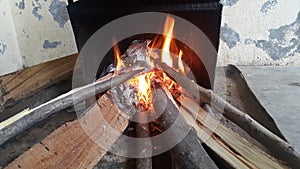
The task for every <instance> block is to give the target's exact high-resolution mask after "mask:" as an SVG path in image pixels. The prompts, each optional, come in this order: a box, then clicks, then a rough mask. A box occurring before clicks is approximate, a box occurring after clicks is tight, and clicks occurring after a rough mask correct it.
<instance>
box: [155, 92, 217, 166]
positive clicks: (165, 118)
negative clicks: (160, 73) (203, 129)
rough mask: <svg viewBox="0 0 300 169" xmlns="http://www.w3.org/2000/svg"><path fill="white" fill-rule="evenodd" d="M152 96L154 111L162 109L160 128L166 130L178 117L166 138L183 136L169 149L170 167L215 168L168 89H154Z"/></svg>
mask: <svg viewBox="0 0 300 169" xmlns="http://www.w3.org/2000/svg"><path fill="white" fill-rule="evenodd" d="M153 97H154V98H153V106H154V109H155V111H157V112H158V111H163V114H162V115H161V117H160V118H159V119H158V121H159V122H160V127H161V128H162V129H165V130H166V129H168V128H169V127H170V126H172V125H175V123H174V122H175V120H176V119H177V118H179V119H178V120H177V121H176V127H172V129H170V128H169V130H171V132H172V134H171V135H169V138H167V139H168V140H172V139H173V140H174V139H178V137H179V138H180V137H182V136H184V137H183V140H181V141H180V143H178V144H177V145H176V146H175V147H174V148H172V149H171V150H170V154H171V158H172V168H174V169H176V168H187V169H192V168H193V169H195V168H217V166H216V165H215V163H214V162H213V161H212V160H211V159H210V157H209V156H208V154H207V153H206V151H205V150H204V149H203V147H202V145H201V143H200V142H199V140H198V138H197V135H196V132H195V131H194V130H193V129H192V130H190V129H191V128H190V126H189V125H188V124H187V123H186V121H185V120H184V118H183V116H182V115H181V114H180V113H179V110H178V107H177V106H176V103H175V101H174V100H173V98H172V95H171V94H170V93H169V92H168V89H166V88H164V87H163V88H157V89H155V93H154V96H153ZM189 130H190V131H189ZM186 132H188V134H186Z"/></svg>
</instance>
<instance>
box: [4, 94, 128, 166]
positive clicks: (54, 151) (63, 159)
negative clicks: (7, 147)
mask: <svg viewBox="0 0 300 169" xmlns="http://www.w3.org/2000/svg"><path fill="white" fill-rule="evenodd" d="M98 103H99V104H96V105H94V106H93V107H92V108H91V109H90V110H88V111H87V113H86V114H85V115H84V116H83V117H81V118H80V121H84V123H80V121H79V120H75V121H73V122H69V123H66V124H65V125H63V126H61V127H60V128H58V129H57V130H55V131H54V132H53V133H51V134H50V135H49V136H47V137H46V138H45V139H43V141H41V142H40V143H38V144H36V145H34V146H33V147H32V148H30V149H29V150H28V151H26V152H25V153H23V154H22V155H21V156H20V157H18V158H17V159H15V160H14V161H13V162H11V163H10V164H9V165H8V166H7V167H6V168H7V169H10V168H18V167H19V168H55V169H56V168H72V169H73V168H80V169H81V168H93V167H94V166H95V165H96V164H97V163H98V161H99V160H100V159H101V158H102V156H103V155H105V153H106V150H105V149H104V148H102V147H100V146H98V145H97V144H96V143H95V142H94V141H95V139H93V140H92V139H91V138H90V137H89V136H91V137H93V138H98V139H99V140H100V141H101V142H103V143H105V144H106V146H109V145H112V144H113V143H114V142H115V141H116V140H117V139H118V137H119V136H120V134H121V133H122V132H123V131H124V130H125V128H126V127H127V125H128V121H127V119H125V118H124V117H123V116H121V115H120V114H119V113H118V109H117V108H116V107H115V105H114V104H113V102H112V100H111V99H110V98H109V97H108V96H107V95H103V96H102V97H101V98H100V99H99V101H98ZM99 110H100V111H101V113H100V111H99ZM100 115H102V116H103V117H104V119H105V120H106V121H107V122H105V121H103V119H102V120H101V118H100ZM107 124H110V126H112V127H113V128H114V129H116V131H118V132H115V133H111V131H106V130H105V128H104V125H107ZM82 126H84V129H83V128H82ZM85 130H88V131H90V132H89V133H90V135H88V134H87V133H86V132H85ZM99 140H96V141H99Z"/></svg>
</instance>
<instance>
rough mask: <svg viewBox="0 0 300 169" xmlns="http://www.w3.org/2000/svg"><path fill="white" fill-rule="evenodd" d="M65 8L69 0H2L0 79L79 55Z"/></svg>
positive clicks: (0, 5) (0, 10)
mask: <svg viewBox="0 0 300 169" xmlns="http://www.w3.org/2000/svg"><path fill="white" fill-rule="evenodd" d="M66 5H67V0H0V23H1V24H0V30H1V33H0V43H1V44H0V75H3V74H7V73H11V72H14V71H16V70H21V69H23V68H25V67H30V66H33V65H37V64H40V63H43V62H46V61H50V60H53V59H57V58H61V57H64V56H68V55H71V54H74V53H77V48H76V43H75V38H74V35H73V30H72V27H71V23H70V20H69V16H68V13H67V9H66ZM2 23H5V24H2ZM4 44H5V50H4V52H1V51H2V50H1V49H3V45H4ZM1 47H2V48H1Z"/></svg>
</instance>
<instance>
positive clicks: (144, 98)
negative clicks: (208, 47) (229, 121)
mask: <svg viewBox="0 0 300 169" xmlns="http://www.w3.org/2000/svg"><path fill="white" fill-rule="evenodd" d="M174 24H175V20H174V18H171V17H169V16H167V18H166V21H165V25H164V35H165V39H164V42H163V45H162V52H161V61H162V62H164V63H166V64H167V65H168V66H170V67H173V68H174V65H173V58H172V56H171V51H170V50H171V47H174V46H173V44H172V46H171V42H172V35H173V28H174ZM174 44H175V43H174ZM154 46H155V45H152V47H151V48H150V54H149V56H148V57H147V62H148V63H149V64H150V66H154V65H153V63H152V62H151V59H150V56H151V52H152V49H153V48H155V47H154ZM114 54H115V57H116V61H117V65H116V70H117V72H118V70H120V69H121V68H122V67H124V63H123V61H122V59H121V57H120V51H119V49H118V46H117V45H115V46H114ZM182 54H183V52H182V50H180V51H179V54H178V71H179V72H180V73H182V74H185V71H184V65H183V63H182ZM154 79H160V81H161V82H163V83H164V84H165V85H166V86H167V87H168V88H169V89H170V90H171V89H173V88H179V86H178V85H177V84H176V83H175V82H174V81H173V80H171V79H170V78H169V77H168V76H167V75H166V74H165V73H161V72H160V73H159V72H158V71H157V70H154V71H151V72H148V73H145V74H143V75H140V76H138V77H135V78H133V79H131V80H129V81H128V83H129V84H130V85H131V86H133V87H134V88H135V89H137V90H138V92H137V96H138V105H137V107H138V108H142V109H144V110H145V109H146V110H147V109H149V108H151V98H152V97H151V94H152V91H153V86H152V82H153V81H154Z"/></svg>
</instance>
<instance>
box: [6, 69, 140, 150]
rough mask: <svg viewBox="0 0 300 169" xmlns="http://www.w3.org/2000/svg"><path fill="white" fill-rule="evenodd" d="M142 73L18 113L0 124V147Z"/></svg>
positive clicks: (85, 88)
mask: <svg viewBox="0 0 300 169" xmlns="http://www.w3.org/2000/svg"><path fill="white" fill-rule="evenodd" d="M142 71H144V69H142V70H134V71H131V72H129V73H124V74H121V75H118V76H116V77H111V78H108V79H107V78H103V80H101V81H97V82H94V83H91V84H88V85H86V86H83V87H79V88H76V89H73V90H71V91H69V92H68V93H65V94H63V95H61V96H59V97H57V98H54V99H52V100H50V101H48V102H46V103H44V104H42V105H40V106H38V107H35V108H33V109H26V110H24V111H23V112H20V113H18V114H17V115H15V116H13V117H11V118H9V119H7V120H5V121H3V122H1V123H0V145H2V144H3V143H5V142H6V141H8V140H9V139H11V138H13V137H15V136H17V135H18V134H20V133H22V132H23V131H25V130H26V129H28V128H29V127H31V126H33V125H34V124H36V123H38V122H40V121H42V120H44V119H46V118H47V117H49V116H51V115H52V114H54V113H56V112H58V111H60V110H63V109H65V108H67V107H70V106H72V105H73V104H78V103H80V102H82V101H84V100H86V99H88V98H90V97H91V96H94V95H95V94H98V93H101V92H104V91H106V90H107V89H109V88H110V87H113V86H116V85H118V84H121V83H123V82H125V81H127V80H129V79H130V78H132V77H134V76H136V75H137V74H139V73H141V72H142Z"/></svg>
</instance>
